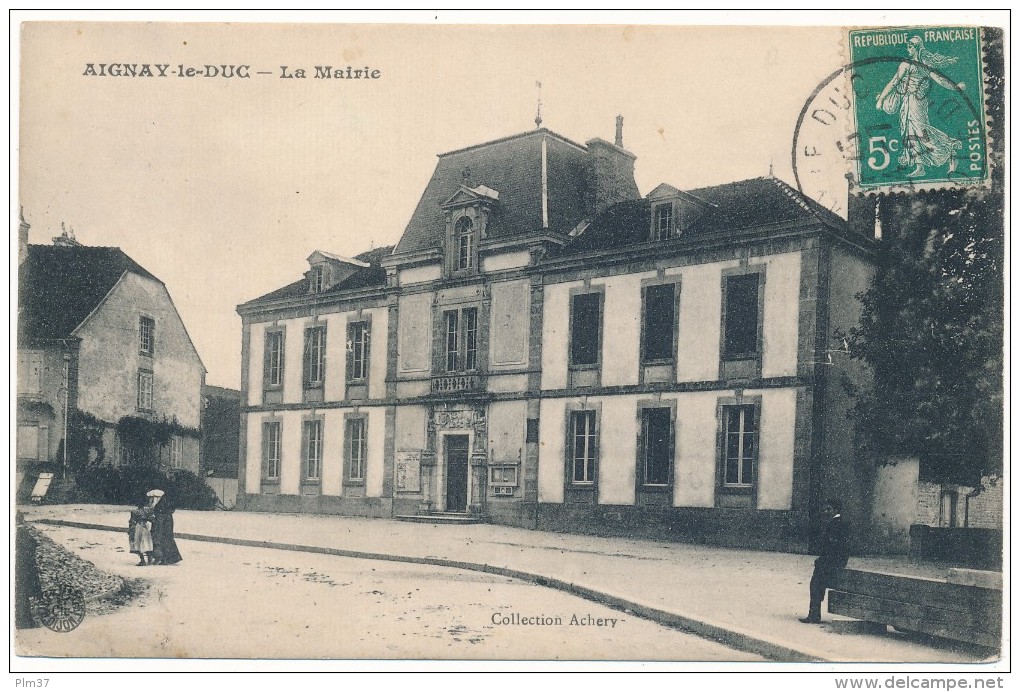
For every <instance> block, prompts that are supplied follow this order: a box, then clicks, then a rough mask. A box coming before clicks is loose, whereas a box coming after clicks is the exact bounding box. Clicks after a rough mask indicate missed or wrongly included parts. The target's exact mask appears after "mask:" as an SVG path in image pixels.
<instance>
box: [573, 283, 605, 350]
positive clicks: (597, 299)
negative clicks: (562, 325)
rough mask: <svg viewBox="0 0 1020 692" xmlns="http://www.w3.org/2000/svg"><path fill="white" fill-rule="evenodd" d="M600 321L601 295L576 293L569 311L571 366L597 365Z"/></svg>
mask: <svg viewBox="0 0 1020 692" xmlns="http://www.w3.org/2000/svg"><path fill="white" fill-rule="evenodd" d="M601 321H602V294H601V293H578V294H576V295H574V296H573V298H572V299H571V309H570V364H571V365H597V364H598V362H599V341H600V331H601V329H600V327H601Z"/></svg>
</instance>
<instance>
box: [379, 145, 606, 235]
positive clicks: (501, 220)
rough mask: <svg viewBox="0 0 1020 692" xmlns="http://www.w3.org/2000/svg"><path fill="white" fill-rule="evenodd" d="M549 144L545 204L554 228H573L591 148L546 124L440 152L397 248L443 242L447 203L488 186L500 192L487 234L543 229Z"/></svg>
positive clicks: (582, 197)
mask: <svg viewBox="0 0 1020 692" xmlns="http://www.w3.org/2000/svg"><path fill="white" fill-rule="evenodd" d="M543 141H545V143H546V181H547V182H546V191H545V197H546V199H545V205H546V210H547V214H548V220H549V224H548V230H551V231H554V232H562V233H567V232H569V231H570V230H571V229H572V228H574V227H575V226H576V225H577V224H578V222H579V221H581V219H582V218H583V217H584V214H585V211H584V210H585V195H586V194H587V182H586V180H585V173H584V170H585V168H584V167H585V148H584V147H583V146H581V145H579V144H576V143H574V142H572V141H570V140H569V139H566V138H565V137H562V136H560V135H558V134H556V133H554V132H551V131H550V130H547V129H545V128H541V129H537V130H534V131H531V132H525V133H523V134H519V135H514V136H512V137H505V138H503V139H498V140H495V141H492V142H486V143H484V144H477V145H474V146H471V147H467V148H465V149H458V150H456V151H451V152H448V153H446V154H440V155H439V161H438V162H437V163H436V169H435V171H434V172H433V173H432V178H431V180H429V183H428V185H427V186H426V187H425V191H424V193H423V194H422V196H421V199H420V200H419V202H418V206H417V207H416V208H415V210H414V213H413V214H412V215H411V220H410V221H409V222H408V224H407V228H406V229H405V230H404V235H403V236H402V237H401V239H400V242H399V243H397V247H396V250H395V252H397V253H402V252H413V251H416V250H425V249H429V248H434V247H441V246H442V243H443V238H444V237H445V233H446V212H445V210H444V208H443V205H444V204H446V203H448V202H449V201H451V200H452V199H453V198H454V197H455V196H456V195H457V194H458V192H461V191H462V190H464V189H465V188H466V189H471V190H473V191H474V192H475V193H478V191H479V188H487V189H488V190H489V191H492V192H495V193H498V200H494V199H493V198H492V195H487V197H488V198H489V200H490V201H492V202H494V203H495V210H496V213H495V214H494V215H493V217H492V218H491V219H490V222H489V225H488V229H487V236H488V237H490V238H492V237H500V236H512V235H520V234H523V233H528V232H531V231H537V230H541V229H543V228H544V227H545V223H544V221H543V191H542V142H543Z"/></svg>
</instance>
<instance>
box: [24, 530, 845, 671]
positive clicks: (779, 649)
mask: <svg viewBox="0 0 1020 692" xmlns="http://www.w3.org/2000/svg"><path fill="white" fill-rule="evenodd" d="M30 523H33V524H44V525H49V526H66V527H68V528H75V529H92V530H96V531H113V532H117V533H121V532H123V529H121V528H120V527H115V526H107V525H103V524H90V523H85V522H78V521H66V520H63V519H36V520H30ZM174 537H175V538H176V539H178V540H186V541H202V542H205V543H224V544H228V545H237V546H244V547H249V548H268V549H271V550H286V551H290V552H299V553H317V554H320V555H333V556H335V557H348V558H357V559H361V560H381V561H385V562H403V563H410V564H416V565H430V566H434V567H450V568H453V569H462V570H468V571H471V572H482V573H485V574H495V575H498V576H501V577H508V578H511V579H517V580H520V581H525V582H528V583H531V584H535V585H537V586H545V587H547V588H550V589H556V590H558V591H563V592H564V593H569V594H571V595H573V596H577V597H579V598H583V599H585V600H587V601H592V602H594V603H598V604H601V605H604V606H607V607H609V608H613V609H614V610H620V611H623V612H626V613H629V614H631V615H634V616H635V617H639V618H642V619H645V620H650V621H652V622H655V623H657V624H659V625H662V626H664V627H670V628H672V629H678V630H683V631H684V632H689V633H691V634H696V635H698V636H700V637H705V638H707V639H712V640H715V641H718V642H720V643H722V644H725V645H726V646H729V647H732V648H734V649H737V650H739V651H744V652H747V653H752V654H757V655H759V656H763V657H765V658H768V659H771V660H773V661H782V662H786V663H813V662H818V661H824V660H825V659H824V658H823V657H821V656H818V655H816V654H811V653H808V652H805V651H801V650H799V649H792V648H790V647H788V646H784V645H782V644H777V643H775V642H771V641H768V640H766V639H760V638H758V637H755V636H753V635H751V634H748V633H746V632H740V631H737V630H734V629H729V628H727V627H723V626H721V625H716V624H712V623H710V622H706V621H704V620H698V619H696V618H693V617H689V616H686V615H681V614H679V613H674V612H672V611H668V610H662V609H661V608H655V607H653V606H649V605H646V604H643V603H639V602H637V601H633V600H631V599H628V598H624V597H623V596H618V595H616V594H612V593H609V592H607V591H602V590H600V589H596V588H593V587H590V586H585V585H583V584H576V583H574V582H568V581H564V580H562V579H557V578H555V577H549V576H545V575H541V574H535V573H533V572H525V571H523V570H518V569H513V568H511V567H498V566H495V565H488V564H482V563H479V562H462V561H459V560H450V559H446V558H439V557H420V556H412V555H391V554H388V553H369V552H364V551H360V550H346V549H343V548H326V547H323V546H314V545H301V544H298V543H275V542H273V541H256V540H250V539H246V538H228V537H224V536H208V535H205V534H196V533H175V534H174Z"/></svg>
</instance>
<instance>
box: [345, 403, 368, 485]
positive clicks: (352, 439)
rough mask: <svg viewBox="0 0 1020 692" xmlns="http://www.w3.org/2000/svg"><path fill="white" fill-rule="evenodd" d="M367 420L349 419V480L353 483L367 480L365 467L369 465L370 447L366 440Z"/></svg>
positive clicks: (347, 446) (347, 450) (346, 450)
mask: <svg viewBox="0 0 1020 692" xmlns="http://www.w3.org/2000/svg"><path fill="white" fill-rule="evenodd" d="M365 423H366V421H365V419H364V418H348V419H347V435H346V438H347V444H346V449H345V450H344V451H345V452H346V456H347V479H348V480H352V481H362V482H363V481H364V480H365V466H366V465H367V463H368V445H367V440H366V439H365V427H366V426H365Z"/></svg>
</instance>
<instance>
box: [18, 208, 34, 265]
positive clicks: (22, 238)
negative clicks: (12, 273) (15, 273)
mask: <svg viewBox="0 0 1020 692" xmlns="http://www.w3.org/2000/svg"><path fill="white" fill-rule="evenodd" d="M18 219H19V220H20V223H19V224H18V266H19V267H20V266H21V264H22V263H23V262H24V261H25V258H26V257H28V229H30V228H31V227H32V226H31V225H30V224H29V223H28V222H27V221H25V208H24V207H21V209H19V210H18Z"/></svg>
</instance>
